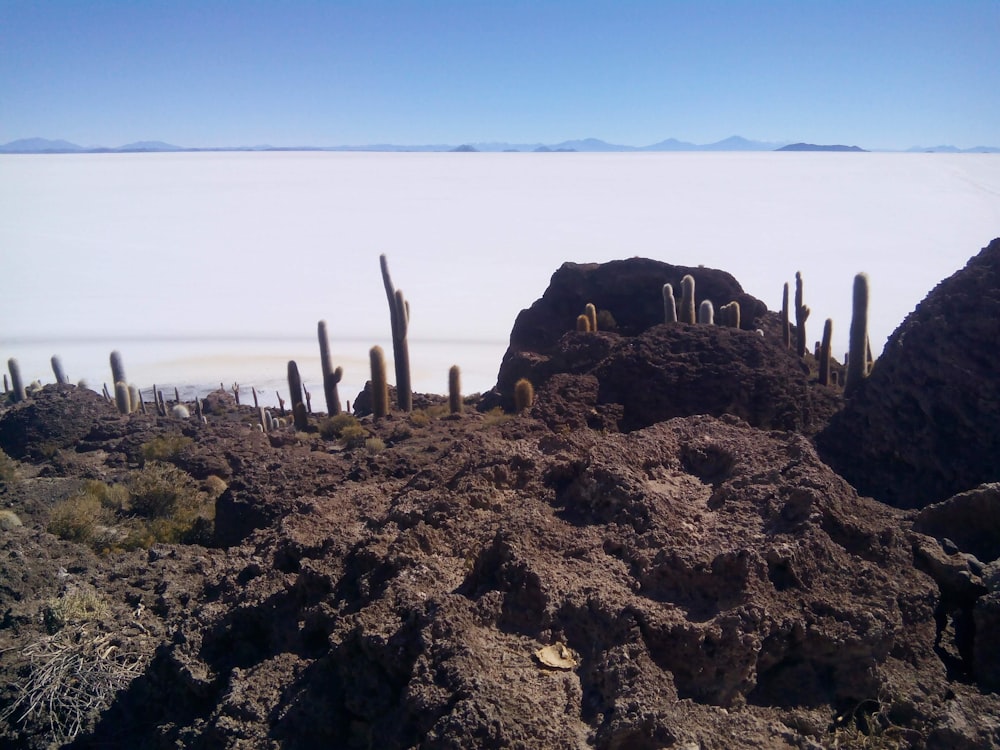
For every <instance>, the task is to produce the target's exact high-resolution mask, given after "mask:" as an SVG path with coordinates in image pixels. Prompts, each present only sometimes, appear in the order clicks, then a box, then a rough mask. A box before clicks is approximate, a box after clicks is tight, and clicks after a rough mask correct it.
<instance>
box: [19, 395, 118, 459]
mask: <svg viewBox="0 0 1000 750" xmlns="http://www.w3.org/2000/svg"><path fill="white" fill-rule="evenodd" d="M98 415H99V416H100V417H105V418H109V419H112V420H116V419H117V417H118V410H117V409H116V408H115V407H114V405H113V404H109V403H107V402H106V401H105V400H104V398H102V397H101V396H100V395H98V394H97V393H95V392H94V391H92V390H90V389H88V388H79V387H77V386H75V385H58V384H55V385H47V386H45V387H44V388H43V389H42V390H40V391H39V392H38V393H36V394H35V395H34V396H32V397H30V398H29V399H28V400H26V401H23V402H21V403H20V404H18V405H17V406H15V407H13V408H11V409H10V410H9V411H7V412H6V413H5V414H4V415H3V416H2V418H0V448H2V449H3V451H4V452H5V453H6V454H7V455H8V456H12V457H13V458H31V459H34V460H38V459H42V458H45V457H48V456H51V455H52V454H53V452H54V451H56V450H59V449H63V448H69V447H75V446H76V445H77V444H78V443H79V442H80V441H81V440H83V438H84V437H86V436H87V435H88V434H89V433H90V432H91V430H93V429H94V427H95V421H96V420H95V416H98Z"/></svg>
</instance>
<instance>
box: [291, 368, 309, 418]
mask: <svg viewBox="0 0 1000 750" xmlns="http://www.w3.org/2000/svg"><path fill="white" fill-rule="evenodd" d="M288 391H289V396H290V398H291V400H292V420H293V421H294V422H295V429H296V430H298V431H299V432H305V431H306V430H307V429H309V418H308V416H307V415H306V405H305V403H304V402H303V401H302V378H300V377H299V366H298V365H297V364H295V360H294V359H291V360H289V361H288Z"/></svg>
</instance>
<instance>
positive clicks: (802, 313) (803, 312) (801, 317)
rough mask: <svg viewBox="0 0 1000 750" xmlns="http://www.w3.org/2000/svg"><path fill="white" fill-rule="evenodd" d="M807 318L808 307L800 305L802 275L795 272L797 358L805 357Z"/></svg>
mask: <svg viewBox="0 0 1000 750" xmlns="http://www.w3.org/2000/svg"><path fill="white" fill-rule="evenodd" d="M808 317H809V306H808V305H804V304H802V273H801V272H800V271H796V272H795V327H796V328H797V329H798V339H796V342H795V347H796V349H795V351H796V353H797V354H798V355H799V357H804V356H806V319H807V318H808Z"/></svg>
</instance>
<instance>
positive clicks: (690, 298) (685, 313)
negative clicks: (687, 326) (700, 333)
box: [677, 274, 696, 323]
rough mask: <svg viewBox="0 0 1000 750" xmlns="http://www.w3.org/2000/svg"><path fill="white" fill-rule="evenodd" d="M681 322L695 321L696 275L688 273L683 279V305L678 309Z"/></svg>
mask: <svg viewBox="0 0 1000 750" xmlns="http://www.w3.org/2000/svg"><path fill="white" fill-rule="evenodd" d="M677 317H678V319H679V320H680V322H681V323H695V322H696V318H695V310H694V276H692V275H691V274H687V275H686V276H685V277H684V278H683V279H681V307H680V310H678V311H677Z"/></svg>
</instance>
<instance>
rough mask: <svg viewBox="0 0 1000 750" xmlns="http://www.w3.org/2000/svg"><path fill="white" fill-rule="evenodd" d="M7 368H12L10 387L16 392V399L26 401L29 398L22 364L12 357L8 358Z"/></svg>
mask: <svg viewBox="0 0 1000 750" xmlns="http://www.w3.org/2000/svg"><path fill="white" fill-rule="evenodd" d="M7 369H8V370H10V387H11V390H12V391H13V393H14V401H24V400H25V399H26V398H28V393H27V391H25V390H24V381H23V380H21V365H20V364H18V361H17V360H16V359H14V358H13V357H11V358H10V359H8V360H7Z"/></svg>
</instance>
